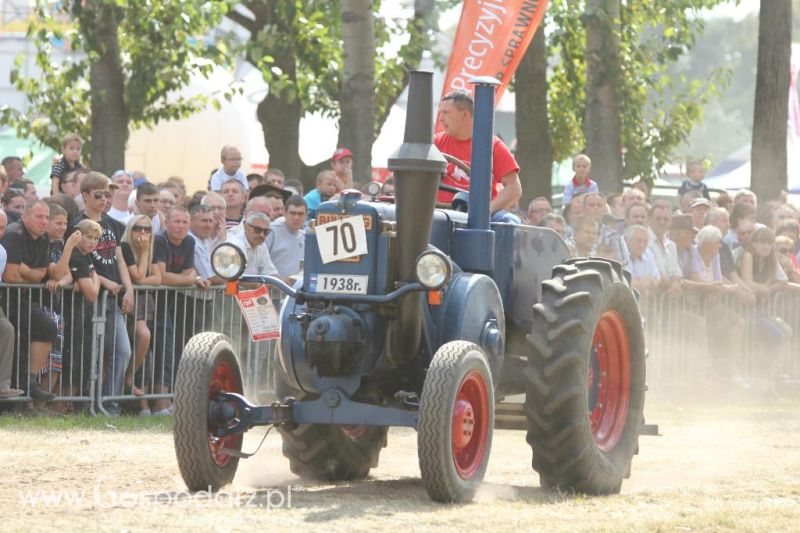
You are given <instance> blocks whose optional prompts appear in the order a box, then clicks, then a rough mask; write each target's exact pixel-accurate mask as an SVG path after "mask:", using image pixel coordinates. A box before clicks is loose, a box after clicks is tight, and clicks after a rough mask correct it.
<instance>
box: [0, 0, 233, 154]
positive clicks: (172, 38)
mask: <svg viewBox="0 0 800 533" xmlns="http://www.w3.org/2000/svg"><path fill="white" fill-rule="evenodd" d="M56 5H57V6H59V7H53V5H52V3H51V2H45V1H43V0H38V1H37V6H36V16H35V17H34V18H33V19H32V20H31V22H30V25H29V27H28V38H29V39H32V40H33V42H34V44H35V46H36V56H35V60H36V67H37V69H38V70H39V71H40V73H36V74H35V75H32V76H25V75H23V58H22V57H18V58H17V60H16V63H15V67H14V69H13V71H12V73H11V77H12V80H13V82H14V85H15V87H16V88H17V89H18V90H21V91H23V92H24V93H25V94H26V95H27V97H28V100H29V104H30V105H29V107H28V109H27V110H26V111H25V112H24V113H15V112H14V111H13V110H11V109H10V108H8V107H4V108H2V109H1V110H0V111H2V118H3V120H4V121H5V122H6V123H13V124H14V125H15V126H16V128H17V130H18V131H19V133H20V134H21V135H23V136H24V135H27V134H33V135H34V136H35V137H36V138H37V139H39V140H40V141H41V142H42V143H43V144H45V145H47V146H50V147H52V148H54V149H56V150H58V149H59V148H60V146H59V145H60V138H61V136H62V135H63V134H64V133H65V132H68V131H74V132H77V133H79V134H80V135H81V136H82V137H83V138H84V139H86V140H88V141H89V142H91V139H92V131H91V129H92V128H91V123H92V121H91V108H92V105H91V104H92V99H94V98H107V97H109V96H108V95H106V94H100V93H98V92H97V91H93V90H92V88H93V86H94V85H93V83H92V81H93V80H92V79H91V71H92V66H93V65H94V64H96V63H97V62H98V60H99V58H100V57H101V56H102V55H103V54H104V52H105V50H106V46H107V43H106V42H104V40H103V38H100V37H99V36H98V34H99V33H100V32H103V31H107V30H108V29H109V28H107V27H104V25H106V21H107V20H112V21H114V23H115V25H116V26H115V29H116V32H115V33H116V40H117V45H118V49H119V54H118V63H119V66H120V68H121V74H122V78H123V80H124V87H123V95H122V96H123V102H124V109H123V110H121V113H120V117H122V122H123V123H121V124H114V127H116V128H120V129H121V130H122V131H123V132H124V138H125V139H127V136H128V132H129V130H130V128H131V127H138V126H151V125H154V124H157V123H158V122H159V121H161V120H169V119H176V118H182V117H186V116H188V115H189V114H191V113H193V112H195V111H197V110H199V109H201V108H202V107H204V106H205V105H207V103H208V100H209V97H210V96H213V95H192V96H181V95H179V94H178V91H179V90H180V89H182V88H183V87H185V86H187V85H188V83H189V82H190V80H191V78H192V76H194V75H195V74H198V73H199V74H201V75H204V76H208V75H209V74H210V73H211V71H212V69H213V68H214V64H215V63H223V62H224V61H225V54H226V50H225V47H224V45H221V44H218V43H211V42H207V41H206V40H205V39H204V36H205V35H206V34H207V33H208V32H209V30H210V29H211V28H213V27H214V26H216V25H217V24H218V23H219V22H220V21H221V20H222V17H223V15H224V14H225V12H226V11H227V10H228V7H229V2H228V1H226V0H83V1H77V0H76V1H67V2H60V3H58V4H56ZM102 15H106V16H107V17H103V18H101V17H102ZM55 42H61V43H63V44H64V45H65V46H66V47H67V50H68V52H67V56H66V60H65V61H64V62H62V63H59V62H55V61H54V60H53V58H54V57H57V56H56V55H55V54H54V48H55V47H54V43H55ZM95 81H96V80H95ZM219 96H227V97H230V94H226V95H219ZM85 152H88V150H85Z"/></svg>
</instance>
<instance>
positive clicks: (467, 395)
mask: <svg viewBox="0 0 800 533" xmlns="http://www.w3.org/2000/svg"><path fill="white" fill-rule="evenodd" d="M493 428H494V386H493V385H492V374H491V371H490V370H489V364H488V363H487V361H486V356H485V355H484V354H483V352H482V351H481V349H480V347H478V346H477V345H475V344H472V343H470V342H466V341H452V342H448V343H446V344H444V345H443V346H442V347H441V348H439V349H438V350H437V351H436V354H435V355H434V356H433V360H432V361H431V364H430V366H429V367H428V372H427V374H426V376H425V384H424V385H423V387H422V395H421V397H420V409H419V427H418V435H417V454H418V456H419V468H420V471H421V473H422V483H423V485H425V489H426V490H427V491H428V495H429V496H430V497H431V498H432V499H433V500H435V501H438V502H445V503H449V502H468V501H471V500H472V498H473V497H474V496H475V491H476V490H477V488H478V486H479V485H480V483H481V481H483V475H484V474H485V473H486V465H487V464H488V462H489V452H490V451H491V448H492V430H493Z"/></svg>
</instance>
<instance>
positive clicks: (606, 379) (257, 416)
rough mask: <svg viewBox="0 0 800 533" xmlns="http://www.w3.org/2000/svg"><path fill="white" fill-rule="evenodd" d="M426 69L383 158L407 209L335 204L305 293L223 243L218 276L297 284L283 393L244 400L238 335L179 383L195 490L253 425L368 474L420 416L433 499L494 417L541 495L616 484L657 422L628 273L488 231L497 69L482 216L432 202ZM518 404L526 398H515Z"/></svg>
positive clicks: (450, 495)
mask: <svg viewBox="0 0 800 533" xmlns="http://www.w3.org/2000/svg"><path fill="white" fill-rule="evenodd" d="M431 80H432V76H431V74H430V73H425V72H415V73H413V74H412V79H411V84H410V93H409V103H408V114H407V115H408V119H407V122H406V129H405V137H404V144H403V145H402V146H401V147H400V148H399V149H398V150H397V152H396V153H395V154H394V156H393V157H392V158H391V159H390V160H389V168H390V169H391V170H392V171H393V172H394V175H395V184H396V188H395V196H394V203H391V202H381V201H374V199H373V201H367V199H365V198H363V197H362V195H361V193H359V192H357V191H345V192H344V193H342V194H341V195H340V196H339V198H338V200H335V201H329V202H326V203H323V204H322V205H321V206H320V207H319V209H318V211H317V215H316V221H315V222H316V224H315V226H314V227H313V228H312V229H311V230H310V231H309V232H308V234H307V236H306V247H305V261H304V275H303V279H302V280H301V281H298V282H297V283H296V284H295V285H294V287H290V286H288V285H287V284H285V283H283V282H282V281H281V280H280V279H277V278H272V277H268V276H264V277H262V276H247V275H242V272H243V270H244V268H245V256H244V254H243V252H242V251H241V250H239V249H237V248H236V247H234V246H232V245H230V244H222V245H220V246H219V247H217V248H216V249H215V251H214V253H213V258H212V263H213V266H214V269H215V271H216V272H217V273H218V274H219V275H220V276H222V277H223V278H226V279H228V280H238V282H242V283H244V282H247V283H253V282H255V283H259V284H260V283H264V284H266V285H268V286H271V287H277V288H279V289H280V290H281V291H283V292H284V293H285V294H286V298H285V301H284V302H283V305H282V307H281V312H280V325H281V338H280V350H279V353H278V361H277V366H278V371H277V374H278V376H277V383H276V389H277V395H278V400H277V401H275V402H274V403H272V404H271V405H261V406H258V405H252V404H250V403H249V402H248V401H247V400H246V399H245V398H244V396H243V395H242V393H243V389H242V377H241V374H240V370H239V364H238V361H237V355H236V353H235V350H234V348H233V344H232V343H231V341H230V340H228V339H227V338H226V337H225V336H224V335H221V334H218V333H209V332H206V333H201V334H199V335H196V336H195V337H193V338H192V339H191V340H190V341H189V343H188V345H187V346H186V348H185V350H184V352H183V358H182V361H181V363H180V368H179V369H178V375H177V381H176V385H175V430H174V437H175V448H176V452H177V457H178V464H179V466H180V471H181V474H182V475H183V479H184V481H185V482H186V484H187V486H188V487H189V489H192V490H201V489H207V488H208V487H209V486H211V488H212V489H219V488H220V487H222V486H224V485H226V484H227V483H229V482H230V481H231V480H232V479H233V477H234V474H235V471H236V468H237V465H238V462H239V459H240V458H242V457H245V454H243V453H242V452H241V448H242V434H243V432H244V431H246V430H248V429H249V428H251V427H253V426H258V425H272V426H275V427H277V429H278V431H279V432H280V434H281V436H282V437H283V453H284V455H285V456H286V457H287V458H288V459H289V463H290V467H291V470H292V471H293V472H294V473H296V474H298V475H300V476H303V477H307V478H314V479H324V480H350V479H356V478H363V477H365V476H367V475H368V473H369V471H370V469H371V468H373V467H375V466H376V465H377V463H378V456H379V454H380V452H381V450H382V448H384V447H385V446H386V442H387V441H386V439H387V431H388V428H389V426H405V427H412V428H415V429H416V430H417V432H418V456H419V466H420V471H421V474H422V481H423V484H424V486H425V488H426V489H427V491H428V494H429V495H430V497H431V498H433V499H434V500H437V501H442V502H463V501H469V500H470V499H471V498H472V497H473V495H474V494H475V491H476V488H477V486H478V485H479V483H480V482H481V480H482V478H483V476H484V472H485V471H486V465H487V462H488V458H489V452H490V450H491V446H492V432H493V429H494V428H506V429H523V430H527V440H528V443H529V444H530V446H531V447H532V449H533V468H534V469H535V470H536V471H537V472H538V473H539V476H540V482H541V484H542V486H544V487H550V488H560V489H563V490H575V491H580V492H584V493H589V494H611V493H617V492H619V490H620V486H621V484H622V480H623V478H625V477H627V476H629V474H630V465H631V460H632V457H633V455H634V454H635V453H636V452H637V451H638V437H639V432H640V427H641V425H642V423H643V418H642V411H643V408H644V396H645V388H646V387H645V346H644V335H643V330H642V320H641V317H640V315H639V311H638V307H637V303H636V296H635V294H634V292H633V291H632V289H631V288H630V285H629V279H628V276H627V274H626V273H625V272H623V270H622V267H621V266H620V265H619V264H618V263H616V262H613V261H608V260H605V259H599V258H579V259H570V258H569V254H568V251H567V247H566V246H565V244H564V242H563V241H562V240H561V238H560V237H559V236H558V235H557V234H556V233H555V232H553V231H551V230H549V229H544V228H538V227H531V226H527V225H512V224H490V218H489V217H490V213H489V197H490V196H489V195H490V189H489V188H490V182H491V165H492V161H491V144H492V137H493V101H494V89H495V87H494V85H495V83H496V80H493V79H491V78H481V79H477V80H473V81H474V82H475V83H476V102H475V120H474V124H475V126H474V132H473V150H472V154H473V155H472V162H471V171H472V179H471V185H470V191H469V196H470V198H469V204H468V213H464V212H459V211H456V210H450V209H437V208H436V205H435V198H436V193H437V188H438V187H440V183H439V182H440V178H441V175H442V173H443V172H444V170H445V159H444V157H443V156H442V154H441V153H440V152H439V150H437V149H436V147H434V146H433V145H432V144H431V140H432V131H433V115H432V112H431V110H432V85H431V83H432V82H431ZM514 397H516V398H520V401H517V402H514V401H504V400H505V399H509V400H511V399H513V398H514Z"/></svg>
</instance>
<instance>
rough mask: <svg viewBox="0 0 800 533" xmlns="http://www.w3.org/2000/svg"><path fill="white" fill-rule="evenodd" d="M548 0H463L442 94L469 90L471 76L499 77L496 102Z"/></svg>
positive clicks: (526, 47) (523, 51) (514, 69)
mask: <svg viewBox="0 0 800 533" xmlns="http://www.w3.org/2000/svg"><path fill="white" fill-rule="evenodd" d="M547 1H548V0H464V6H463V7H462V8H461V18H460V19H459V22H458V28H457V30H456V38H455V40H454V41H453V50H452V52H451V53H450V61H449V62H448V64H447V74H446V75H445V80H444V88H443V90H442V95H444V94H446V93H448V92H450V91H452V90H453V89H467V90H469V91H471V90H472V89H471V86H470V85H469V80H470V79H471V78H474V77H475V76H492V77H494V78H497V79H498V80H500V86H499V87H498V88H497V92H496V94H495V103H497V102H498V101H499V100H500V97H501V96H502V95H503V92H504V91H505V89H506V87H508V83H509V82H510V81H511V77H512V76H513V75H514V71H516V70H517V65H519V62H520V61H521V60H522V56H523V55H525V50H527V49H528V45H529V44H530V43H531V40H532V39H533V35H534V33H536V28H537V27H538V26H539V23H540V22H541V21H542V17H544V11H545V9H547Z"/></svg>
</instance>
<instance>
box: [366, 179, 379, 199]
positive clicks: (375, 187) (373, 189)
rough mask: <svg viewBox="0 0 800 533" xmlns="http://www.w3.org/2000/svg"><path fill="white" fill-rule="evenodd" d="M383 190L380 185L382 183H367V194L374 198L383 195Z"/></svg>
mask: <svg viewBox="0 0 800 533" xmlns="http://www.w3.org/2000/svg"><path fill="white" fill-rule="evenodd" d="M382 189H383V186H382V185H381V184H380V182H377V181H370V182H369V183H367V187H366V191H367V194H369V195H370V196H373V197H375V196H378V195H379V194H380V193H381V190H382Z"/></svg>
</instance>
